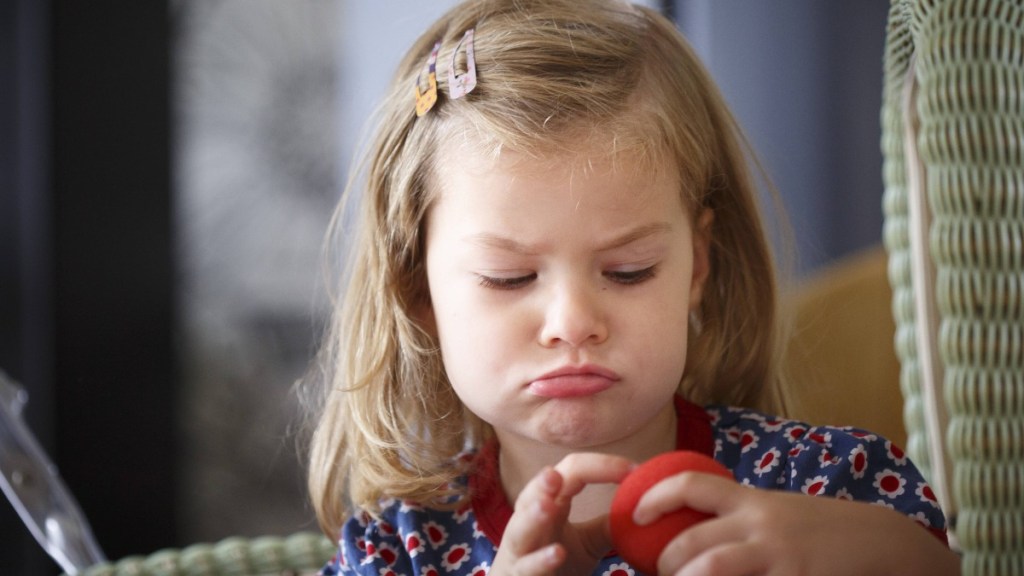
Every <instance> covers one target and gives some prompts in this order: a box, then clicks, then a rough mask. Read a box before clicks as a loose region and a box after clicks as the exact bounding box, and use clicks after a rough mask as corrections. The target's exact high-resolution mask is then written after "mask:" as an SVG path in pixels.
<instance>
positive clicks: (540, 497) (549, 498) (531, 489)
mask: <svg viewBox="0 0 1024 576" xmlns="http://www.w3.org/2000/svg"><path fill="white" fill-rule="evenodd" d="M632 467H633V463H632V462H631V461H629V460H627V459H625V458H620V457H618V456H609V455H605V454H582V453H581V454H572V455H569V456H567V457H566V458H564V459H562V461H561V462H559V463H558V464H557V465H555V467H554V468H545V469H544V470H543V471H541V473H540V474H538V475H537V476H536V477H534V478H533V479H532V480H530V482H528V483H527V485H526V486H525V487H524V488H523V490H522V492H521V493H520V494H519V497H518V498H517V499H516V503H515V512H514V513H513V514H512V518H511V519H510V520H509V522H508V525H507V526H506V527H505V534H504V536H502V540H501V546H499V547H498V554H497V556H495V558H494V565H493V566H492V567H491V570H490V572H489V573H490V574H491V576H507V575H516V576H526V575H529V576H535V575H551V574H558V573H562V574H589V573H590V572H591V571H593V569H594V567H595V566H597V563H598V561H600V559H601V558H602V557H603V556H604V555H605V554H606V553H607V552H608V550H609V549H610V548H611V537H610V536H609V533H608V521H607V514H604V515H601V516H599V517H596V518H593V519H591V520H588V521H586V522H584V523H580V524H571V523H569V521H568V519H569V510H570V507H571V505H572V498H573V496H576V495H577V494H579V493H580V492H581V491H582V490H583V488H584V487H586V486H587V485H588V484H605V483H618V482H621V481H622V479H623V478H625V477H626V474H628V473H629V471H630V470H631V469H632Z"/></svg>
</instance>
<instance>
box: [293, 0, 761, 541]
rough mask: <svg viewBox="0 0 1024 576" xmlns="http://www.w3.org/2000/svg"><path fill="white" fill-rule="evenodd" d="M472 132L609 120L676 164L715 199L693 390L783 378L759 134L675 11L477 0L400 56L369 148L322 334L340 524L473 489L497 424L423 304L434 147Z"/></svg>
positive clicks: (318, 461)
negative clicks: (464, 64) (482, 448)
mask: <svg viewBox="0 0 1024 576" xmlns="http://www.w3.org/2000/svg"><path fill="white" fill-rule="evenodd" d="M469 28H474V29H475V53H476V54H475V55H476V67H477V75H478V85H477V87H476V89H475V90H474V91H473V92H472V93H470V94H469V95H467V96H465V97H463V98H460V99H457V100H452V99H449V98H447V97H446V95H447V88H448V87H447V76H448V68H449V63H450V62H452V61H453V51H454V50H455V49H456V46H457V45H458V44H459V41H460V40H461V39H462V36H463V34H464V33H465V31H466V30H468V29H469ZM437 41H440V42H441V49H440V53H439V56H438V58H437V81H438V93H439V98H438V102H437V103H436V105H435V106H434V108H433V109H432V110H430V111H429V112H428V113H427V114H426V115H424V116H422V117H416V115H415V110H414V87H415V86H416V85H417V82H423V80H424V78H425V74H424V68H425V65H426V62H427V59H428V55H429V54H430V51H431V49H432V48H433V46H434V43H435V42H437ZM467 133H471V134H472V137H473V139H474V141H480V142H482V143H483V144H485V145H490V146H492V147H493V149H494V150H500V149H502V148H506V149H512V150H516V151H520V152H527V153H534V154H545V153H550V152H552V151H555V150H559V149H561V148H562V146H564V145H566V144H569V143H571V142H573V141H576V140H578V138H579V137H580V136H581V134H583V135H584V136H587V135H589V136H587V137H589V138H594V137H604V138H606V139H607V140H608V141H609V142H611V144H610V146H612V147H613V148H614V149H615V150H622V151H628V152H631V153H637V154H639V156H640V157H645V158H649V159H656V160H661V161H668V164H669V166H673V167H674V168H676V169H678V171H679V176H680V181H681V182H683V183H684V184H683V188H684V189H683V190H680V194H681V195H682V196H683V198H684V200H685V202H686V203H687V205H688V206H689V207H690V208H691V209H692V210H691V214H694V215H695V214H697V213H699V212H700V211H701V210H704V209H710V210H712V211H713V212H714V221H713V227H712V232H711V238H712V245H711V250H710V260H711V270H710V276H709V278H708V283H707V287H706V289H705V294H704V298H703V302H702V305H701V309H700V312H699V314H698V318H697V321H696V324H697V325H698V326H699V328H697V329H696V330H695V331H694V334H693V335H692V337H691V339H690V340H691V344H690V350H689V351H688V354H689V356H688V357H689V358H690V359H691V360H692V361H691V362H688V363H687V367H686V371H685V374H684V375H683V379H682V382H681V383H680V391H681V393H682V394H684V395H685V396H686V397H687V398H688V399H690V400H691V401H693V402H696V403H709V402H716V403H725V404H734V405H746V406H760V407H763V406H765V405H766V402H765V398H766V395H765V390H766V387H769V388H770V387H771V386H772V385H773V384H774V382H775V381H776V373H777V369H776V361H777V358H778V351H777V347H778V341H779V338H778V337H777V330H776V319H777V314H776V312H775V310H776V292H775V288H774V286H775V279H774V272H773V265H772V260H771V256H770V252H769V248H768V243H767V241H766V238H765V234H764V232H763V229H762V225H761V220H760V217H759V215H758V209H757V202H756V191H755V186H754V183H753V181H752V179H751V177H750V174H749V172H748V168H747V164H748V157H747V155H746V153H745V151H746V150H748V146H747V145H746V142H745V140H744V138H743V136H742V133H741V131H740V130H739V128H738V127H737V125H736V122H735V120H734V119H733V117H732V115H731V114H730V112H729V111H728V109H727V107H726V105H725V104H724V101H723V99H722V97H721V95H720V94H719V93H718V90H717V88H716V87H715V85H714V83H713V82H712V80H711V78H710V77H709V75H708V74H707V72H706V71H705V70H704V68H703V67H702V66H701V64H700V62H699V61H698V58H697V57H696V56H695V54H694V53H693V52H692V51H691V49H690V48H689V46H688V45H687V44H686V42H685V40H683V38H682V36H681V35H680V34H679V33H678V31H677V30H676V29H675V27H674V26H673V25H672V24H671V23H670V22H668V21H667V20H665V19H664V18H662V17H661V16H660V15H659V14H657V13H656V12H654V11H651V10H649V9H646V8H642V7H636V6H631V5H628V4H625V3H621V2H617V1H614V0H587V1H585V2H580V1H578V0H470V1H468V2H465V3H463V4H461V5H459V6H457V7H456V8H454V9H453V10H451V11H450V12H449V13H448V14H446V15H445V16H443V17H442V18H441V19H440V20H439V21H438V22H437V23H435V24H434V25H433V26H432V27H431V28H430V29H429V30H428V31H427V32H426V33H424V35H423V36H422V37H420V39H419V40H418V41H417V42H416V43H415V44H414V45H413V47H412V48H411V50H410V51H409V52H408V54H407V55H406V57H405V59H404V60H403V61H402V63H401V65H400V66H399V69H398V73H397V75H396V77H395V78H394V81H393V82H392V86H391V89H390V92H389V94H388V95H387V97H386V100H385V101H384V103H383V106H382V108H381V119H380V125H379V131H378V133H377V138H376V140H375V142H374V144H373V147H372V149H371V153H370V156H369V158H368V164H367V165H366V174H365V180H366V182H365V185H364V186H362V187H361V192H362V198H361V203H362V206H361V214H360V218H361V221H360V222H359V226H360V228H359V229H358V236H357V237H355V238H354V239H352V240H353V242H354V243H355V244H354V246H353V248H354V250H353V261H352V262H351V263H350V265H351V266H352V268H351V271H350V273H349V278H348V282H347V288H346V290H345V292H344V297H343V301H342V302H341V305H340V306H338V307H337V312H336V313H335V315H334V318H333V320H332V325H331V327H330V329H329V332H328V334H327V336H326V340H325V343H324V346H323V348H322V350H321V366H322V370H323V379H324V381H325V388H326V392H325V397H324V398H322V399H321V402H322V406H323V410H322V414H321V415H320V419H319V423H318V425H317V428H316V430H315V432H314V436H313V439H312V445H311V457H310V477H309V487H310V491H311V496H312V499H313V503H314V507H315V510H316V512H317V514H318V517H319V519H320V522H321V525H322V527H323V529H324V530H325V531H326V532H328V533H329V534H331V535H337V534H338V531H339V530H340V526H341V524H343V522H344V520H345V518H346V516H347V515H348V514H349V513H350V512H351V510H352V509H353V508H360V509H363V510H365V511H367V512H369V513H371V514H374V513H376V512H378V511H379V510H380V504H379V502H380V500H382V499H384V498H402V499H411V500H414V501H418V502H420V503H422V504H424V505H428V506H438V507H442V506H451V505H457V504H459V503H460V502H461V501H462V500H463V499H464V498H465V496H466V494H465V488H464V487H462V486H461V485H460V484H458V483H457V482H454V480H456V478H457V477H458V476H459V475H461V474H464V473H465V472H466V471H467V468H466V467H467V466H468V464H466V462H465V461H463V460H459V459H458V458H457V456H458V454H459V453H460V452H463V451H464V450H466V449H467V448H473V447H476V446H479V444H480V443H481V442H482V441H483V440H484V439H486V438H487V437H488V435H489V434H490V433H491V431H490V430H489V429H488V427H487V426H486V424H484V423H482V422H481V421H480V420H478V419H477V418H475V417H474V416H473V414H471V413H470V412H469V411H468V410H467V409H466V408H465V407H464V406H463V405H462V403H461V402H460V401H459V399H458V397H457V396H456V395H455V393H454V392H453V390H452V388H451V386H450V384H449V382H448V379H447V377H446V375H445V371H444V366H443V365H442V362H441V358H440V352H439V350H438V345H437V342H436V341H434V339H433V338H432V337H431V336H430V335H429V334H428V333H427V332H425V331H424V330H423V329H422V327H421V324H420V322H419V321H418V317H417V315H418V313H419V312H420V311H422V310H423V309H424V307H426V306H428V305H429V294H428V290H427V283H426V272H425V269H424V245H423V224H424V220H425V215H426V213H427V211H428V209H429V208H430V205H431V201H432V199H433V195H434V193H435V190H434V189H435V188H436V186H433V181H434V176H433V173H434V164H435V162H436V161H437V155H438V150H439V149H440V148H441V147H442V146H445V145H446V143H449V142H451V141H452V140H453V139H456V138H458V136H459V135H460V134H461V135H465V134H467ZM595 135H596V136H595ZM652 161H653V160H652ZM354 189H355V187H352V186H350V188H349V190H348V191H347V194H352V193H353V190H354ZM342 219H343V218H341V217H340V216H339V217H338V218H337V220H338V221H340V220H342Z"/></svg>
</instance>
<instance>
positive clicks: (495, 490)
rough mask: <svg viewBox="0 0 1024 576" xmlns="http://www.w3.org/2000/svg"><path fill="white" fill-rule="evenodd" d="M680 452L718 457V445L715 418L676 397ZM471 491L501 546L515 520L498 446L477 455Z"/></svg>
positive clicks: (484, 524) (482, 521) (485, 527)
mask: <svg viewBox="0 0 1024 576" xmlns="http://www.w3.org/2000/svg"><path fill="white" fill-rule="evenodd" d="M676 416H677V419H678V421H679V425H678V428H677V430H676V449H677V450H693V451H695V452H700V453H702V454H706V455H708V456H713V455H714V451H715V450H714V449H715V443H714V436H713V435H712V431H711V418H710V417H709V416H708V414H707V412H705V411H704V409H703V408H701V407H700V406H697V405H696V404H693V403H690V402H688V401H686V400H684V399H683V398H682V397H681V396H676ZM469 490H470V494H471V497H472V505H473V511H474V513H475V514H476V520H477V524H479V526H480V529H481V530H482V531H483V533H484V534H485V535H486V536H487V538H489V539H490V540H491V542H492V543H494V545H495V546H497V545H499V544H501V537H502V535H503V534H504V533H505V526H506V525H507V524H508V521H509V519H510V518H511V517H512V505H511V504H509V501H508V498H506V497H505V491H504V490H502V489H501V480H500V477H499V475H498V443H497V441H494V440H492V441H490V442H488V443H487V444H485V445H484V446H483V448H481V449H480V453H479V454H478V455H477V469H476V472H475V473H474V474H472V475H470V477H469Z"/></svg>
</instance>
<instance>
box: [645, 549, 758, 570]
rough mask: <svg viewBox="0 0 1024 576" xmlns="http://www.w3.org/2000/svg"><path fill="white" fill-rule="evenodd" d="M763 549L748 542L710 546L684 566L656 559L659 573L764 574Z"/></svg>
mask: <svg viewBox="0 0 1024 576" xmlns="http://www.w3.org/2000/svg"><path fill="white" fill-rule="evenodd" d="M768 567H769V566H768V562H767V561H766V556H765V553H764V549H763V548H761V547H759V546H756V545H754V544H753V543H750V542H738V543H734V544H728V545H725V546H718V547H716V548H712V549H711V550H708V551H707V552H705V553H703V554H701V555H700V556H698V557H696V558H694V559H693V560H692V561H691V562H689V563H687V564H686V565H685V566H681V567H676V568H671V567H670V566H668V565H666V566H664V567H663V566H662V564H661V560H660V559H659V561H658V573H659V574H675V575H676V576H704V575H706V574H715V576H746V575H748V574H764V573H766V572H767V570H768Z"/></svg>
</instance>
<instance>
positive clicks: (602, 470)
mask: <svg viewBox="0 0 1024 576" xmlns="http://www.w3.org/2000/svg"><path fill="white" fill-rule="evenodd" d="M635 467H636V463H634V462H633V461H632V460H629V459H627V458H623V457H621V456H614V455H611V454H597V453H592V452H579V453H575V454H570V455H568V456H566V457H565V458H562V460H561V461H560V462H559V463H558V464H556V465H555V470H557V471H558V472H559V473H560V474H561V475H562V478H564V481H565V482H564V484H563V486H562V491H561V494H560V496H561V497H563V498H571V497H573V496H575V495H577V494H579V493H580V492H581V491H582V490H583V488H584V487H585V486H586V485H587V484H611V483H619V482H622V480H623V479H624V478H625V477H626V475H628V474H629V472H630V471H631V470H633V468H635Z"/></svg>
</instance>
